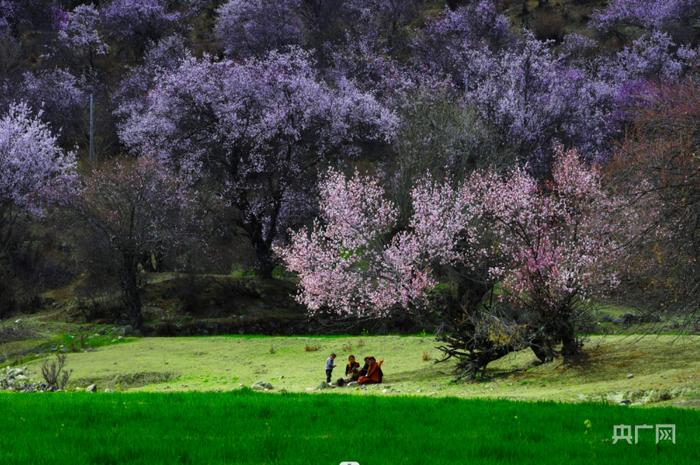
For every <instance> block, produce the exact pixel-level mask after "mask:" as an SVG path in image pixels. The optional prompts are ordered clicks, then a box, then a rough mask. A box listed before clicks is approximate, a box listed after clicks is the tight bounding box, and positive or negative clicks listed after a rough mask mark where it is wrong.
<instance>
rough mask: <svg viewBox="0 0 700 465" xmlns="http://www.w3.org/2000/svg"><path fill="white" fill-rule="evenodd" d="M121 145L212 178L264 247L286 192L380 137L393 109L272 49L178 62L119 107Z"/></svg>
mask: <svg viewBox="0 0 700 465" xmlns="http://www.w3.org/2000/svg"><path fill="white" fill-rule="evenodd" d="M122 112H123V113H124V114H126V115H127V116H126V118H125V119H124V121H123V123H122V124H121V125H120V130H119V133H120V137H121V139H122V141H123V143H124V144H125V145H126V146H127V147H129V148H130V149H131V150H132V151H133V152H135V153H138V154H147V155H155V156H158V157H161V158H162V159H164V160H166V161H167V162H168V163H170V164H171V165H175V166H177V167H179V168H180V170H183V171H187V172H190V173H191V174H193V175H204V174H208V175H209V176H211V177H213V178H214V179H215V180H217V181H218V182H219V185H220V186H221V189H222V195H224V196H225V197H226V198H227V199H228V201H229V203H230V204H231V206H233V207H235V208H237V209H238V211H240V212H242V213H243V216H244V218H243V221H244V224H245V225H246V227H247V228H248V229H249V231H250V234H251V236H252V237H251V238H252V239H253V240H254V242H255V241H257V244H256V247H257V246H260V247H261V248H262V249H263V251H265V250H267V251H269V249H270V246H271V243H272V241H273V240H274V239H275V237H276V236H277V235H278V234H279V232H280V231H283V230H284V225H281V224H279V220H280V213H281V212H285V215H286V216H287V217H292V216H294V215H293V213H292V212H290V211H289V206H288V205H283V200H284V199H291V198H296V197H298V195H302V194H303V195H310V194H311V193H313V189H314V188H315V184H314V182H313V177H314V176H315V170H316V166H318V164H319V163H325V162H327V161H328V160H330V159H333V158H337V157H339V156H340V157H341V158H342V156H343V155H344V156H346V157H347V156H353V155H355V154H358V153H359V152H360V147H361V146H362V144H364V143H368V142H373V141H374V142H375V143H387V142H389V141H390V140H391V139H392V137H393V136H394V134H395V132H396V129H397V125H398V121H397V118H396V116H395V115H394V114H393V113H392V112H390V111H389V110H387V109H386V108H384V107H383V106H382V105H381V104H379V103H378V102H377V101H376V99H374V97H372V96H371V95H370V94H368V93H363V92H361V91H359V90H358V89H357V88H356V86H355V85H354V83H353V82H352V81H349V80H347V79H340V80H338V81H337V82H336V83H335V85H334V86H330V85H329V84H328V83H326V82H324V81H323V80H321V79H320V78H319V76H318V74H317V72H316V71H315V70H314V66H313V63H312V61H311V59H310V58H309V55H308V54H307V53H305V52H302V51H300V50H292V51H291V52H288V53H279V52H271V53H270V54H268V55H267V56H266V57H265V58H261V59H249V60H247V61H245V62H243V63H235V62H233V61H228V60H225V61H221V62H213V61H212V60H211V59H210V58H208V57H204V58H202V59H195V58H193V57H188V58H185V59H183V60H182V61H181V62H180V64H179V66H178V67H177V69H174V70H171V71H165V72H163V73H162V74H160V75H159V77H158V79H156V80H155V86H154V88H152V89H151V90H150V91H149V93H148V96H147V99H146V104H145V105H144V106H143V107H142V108H136V107H135V106H131V107H126V108H123V109H122Z"/></svg>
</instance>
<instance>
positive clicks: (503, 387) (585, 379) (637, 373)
mask: <svg viewBox="0 0 700 465" xmlns="http://www.w3.org/2000/svg"><path fill="white" fill-rule="evenodd" d="M330 352H336V353H337V354H338V361H337V364H338V366H339V368H338V369H336V371H335V372H334V378H337V377H340V376H341V375H342V366H343V363H344V361H345V359H346V358H347V356H348V355H349V354H351V353H352V354H355V355H356V356H357V357H358V358H360V360H361V359H362V357H364V356H366V355H374V356H376V357H378V358H384V359H385V363H384V367H383V370H384V373H385V382H384V384H382V385H376V386H369V387H368V388H367V389H366V390H365V389H362V390H361V389H357V388H338V389H335V391H338V392H343V393H351V394H358V395H367V394H379V395H413V396H438V397H439V396H456V397H465V398H475V397H478V398H484V397H485V398H505V399H512V400H555V401H567V402H581V401H593V402H600V401H602V400H608V401H609V402H611V403H619V401H620V400H622V399H623V398H624V399H629V400H631V401H632V403H633V404H636V403H644V404H657V403H658V404H662V405H676V406H695V407H697V406H700V336H671V335H665V336H655V335H646V336H634V335H627V336H592V337H591V338H590V339H589V340H588V341H587V342H586V346H585V357H584V358H583V359H582V360H580V362H578V363H577V364H574V365H563V364H562V362H561V361H560V360H557V361H555V362H553V363H549V364H545V365H538V364H537V363H536V360H535V358H534V356H533V355H532V353H531V352H530V351H529V350H526V351H522V352H519V353H517V354H513V355H510V356H507V357H504V358H503V359H501V360H498V361H497V362H494V363H493V364H492V365H490V366H489V370H488V373H487V375H488V377H487V379H486V380H483V381H478V382H474V383H460V384H455V383H453V382H452V379H453V376H452V363H451V362H447V363H435V360H436V359H437V358H439V357H440V352H439V351H437V349H435V340H434V338H433V337H431V336H352V337H350V336H347V337H343V336H328V337H305V336H300V337H269V336H212V337H177V338H167V337H159V338H133V339H130V338H127V339H125V340H120V343H117V344H111V345H107V346H102V347H98V348H94V349H89V350H87V351H83V352H77V353H69V354H68V355H67V357H68V358H67V360H68V361H67V368H68V369H71V370H72V371H73V372H72V378H71V387H72V388H78V389H79V388H82V387H85V386H88V385H89V384H93V383H95V384H96V385H97V389H98V391H103V390H114V391H127V390H128V391H149V392H153V391H160V392H172V391H230V390H233V389H239V388H241V387H250V386H251V385H252V384H253V383H255V382H257V381H265V382H269V383H271V384H272V385H273V387H274V390H273V391H274V392H285V391H287V392H315V390H316V388H317V387H318V385H319V383H320V382H321V381H322V380H323V379H324V378H325V375H324V372H323V364H324V361H325V359H326V357H327V356H328V354H329V353H330ZM41 361H42V359H36V360H34V361H33V362H31V363H29V364H28V368H29V372H30V376H32V377H34V378H35V379H36V380H37V381H38V380H39V376H40V364H41Z"/></svg>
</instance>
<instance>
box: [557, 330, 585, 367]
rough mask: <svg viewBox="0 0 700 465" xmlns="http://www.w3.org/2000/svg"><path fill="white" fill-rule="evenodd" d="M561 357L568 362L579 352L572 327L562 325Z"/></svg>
mask: <svg viewBox="0 0 700 465" xmlns="http://www.w3.org/2000/svg"><path fill="white" fill-rule="evenodd" d="M560 337H561V355H562V357H564V360H565V361H566V360H570V359H571V358H572V357H575V356H576V355H578V353H579V350H580V348H581V347H580V345H579V343H578V341H577V340H576V332H575V331H574V328H573V326H572V325H570V324H567V325H564V326H563V327H562V329H561V334H560Z"/></svg>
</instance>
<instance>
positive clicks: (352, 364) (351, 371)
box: [345, 355, 360, 382]
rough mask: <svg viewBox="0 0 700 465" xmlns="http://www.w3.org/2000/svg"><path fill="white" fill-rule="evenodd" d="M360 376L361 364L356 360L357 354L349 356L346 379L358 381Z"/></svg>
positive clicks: (347, 380)
mask: <svg viewBox="0 0 700 465" xmlns="http://www.w3.org/2000/svg"><path fill="white" fill-rule="evenodd" d="M359 377H360V364H359V363H357V361H356V360H355V356H354V355H351V356H349V357H348V364H347V365H345V381H346V382H350V381H357V378H359Z"/></svg>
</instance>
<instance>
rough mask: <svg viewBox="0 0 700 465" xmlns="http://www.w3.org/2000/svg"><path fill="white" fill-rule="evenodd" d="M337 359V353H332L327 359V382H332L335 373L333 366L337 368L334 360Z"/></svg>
mask: <svg viewBox="0 0 700 465" xmlns="http://www.w3.org/2000/svg"><path fill="white" fill-rule="evenodd" d="M334 360H335V354H331V355H330V357H328V359H327V360H326V383H329V384H330V382H331V375H332V374H333V368H335V365H333V361H334Z"/></svg>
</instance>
